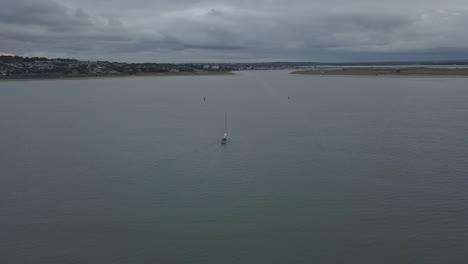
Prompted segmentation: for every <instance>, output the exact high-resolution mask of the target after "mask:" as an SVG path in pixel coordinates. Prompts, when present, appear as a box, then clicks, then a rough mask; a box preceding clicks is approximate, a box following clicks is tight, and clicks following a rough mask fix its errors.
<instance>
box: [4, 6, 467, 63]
mask: <svg viewBox="0 0 468 264" xmlns="http://www.w3.org/2000/svg"><path fill="white" fill-rule="evenodd" d="M466 25H468V1H466V0H445V1H440V0H424V1H423V0H406V1H403V0H394V1H379V0H296V1H295V0H289V1H279V0H255V1H247V0H239V1H233V0H231V1H227V0H216V1H214V0H177V1H175V0H172V1H170V0H132V1H128V0H105V1H103V0H0V53H13V54H18V55H27V56H47V57H69V58H78V59H85V60H88V59H89V60H112V61H128V62H138V61H140V62H141V61H148V62H193V61H203V62H219V61H224V62H239V61H250V62H252V61H382V60H434V59H468V33H467V32H468V31H467V30H466V28H465V27H466Z"/></svg>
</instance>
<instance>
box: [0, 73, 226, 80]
mask: <svg viewBox="0 0 468 264" xmlns="http://www.w3.org/2000/svg"><path fill="white" fill-rule="evenodd" d="M224 75H235V73H233V72H230V71H204V72H161V73H137V74H101V75H100V74H97V75H96V74H81V75H44V74H38V75H31V74H29V75H16V76H0V81H27V80H77V79H103V78H135V77H163V76H224Z"/></svg>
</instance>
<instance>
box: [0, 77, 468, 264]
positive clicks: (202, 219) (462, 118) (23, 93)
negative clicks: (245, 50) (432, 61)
mask: <svg viewBox="0 0 468 264" xmlns="http://www.w3.org/2000/svg"><path fill="white" fill-rule="evenodd" d="M288 96H289V97H290V99H289V100H288ZM203 97H206V101H204V100H203ZM225 111H227V112H228V122H229V124H228V126H229V132H230V135H231V142H230V144H228V145H226V146H221V145H220V144H219V139H220V137H221V136H222V134H223V132H224V131H223V130H224V112H225ZM467 247H468V85H467V79H463V78H372V77H370V78H362V77H320V76H293V75H288V74H287V72H283V71H265V72H245V73H240V74H238V75H236V76H205V77H203V76H195V77H193V76H192V77H190V76H187V77H155V78H152V77H143V78H115V79H95V80H53V81H7V82H0V263H9V264H13V263H48V264H51V263H256V264H257V263H359V264H361V263H372V264H378V263H398V264H401V263H412V264H413V263H466V261H467V259H468V251H467V250H466V249H467Z"/></svg>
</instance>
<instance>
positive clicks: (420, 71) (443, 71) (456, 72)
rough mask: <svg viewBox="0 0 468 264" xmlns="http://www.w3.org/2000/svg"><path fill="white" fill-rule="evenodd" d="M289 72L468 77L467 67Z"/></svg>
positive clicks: (298, 72)
mask: <svg viewBox="0 0 468 264" xmlns="http://www.w3.org/2000/svg"><path fill="white" fill-rule="evenodd" d="M291 74H300V75H319V76H322V75H323V76H325V75H327V76H392V77H398V76H400V77H445V76H447V77H468V69H467V68H450V69H447V68H429V67H405V68H376V67H363V68H339V69H314V70H303V71H293V72H291Z"/></svg>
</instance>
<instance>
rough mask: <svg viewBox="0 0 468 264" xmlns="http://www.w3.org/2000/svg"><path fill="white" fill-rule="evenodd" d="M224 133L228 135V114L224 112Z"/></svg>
mask: <svg viewBox="0 0 468 264" xmlns="http://www.w3.org/2000/svg"><path fill="white" fill-rule="evenodd" d="M224 133H227V112H224Z"/></svg>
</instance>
